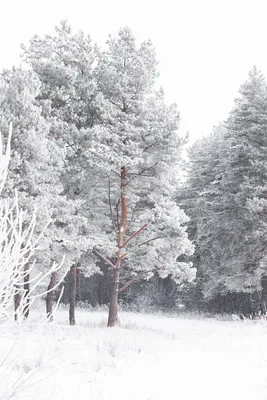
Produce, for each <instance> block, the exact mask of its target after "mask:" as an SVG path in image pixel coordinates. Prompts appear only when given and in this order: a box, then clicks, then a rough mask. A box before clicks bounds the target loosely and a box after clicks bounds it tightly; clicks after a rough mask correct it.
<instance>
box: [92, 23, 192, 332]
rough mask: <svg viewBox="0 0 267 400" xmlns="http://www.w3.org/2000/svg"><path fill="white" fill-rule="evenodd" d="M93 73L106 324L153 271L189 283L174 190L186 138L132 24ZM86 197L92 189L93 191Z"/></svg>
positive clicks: (95, 209) (149, 50)
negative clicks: (106, 271) (107, 279)
mask: <svg viewBox="0 0 267 400" xmlns="http://www.w3.org/2000/svg"><path fill="white" fill-rule="evenodd" d="M107 45H108V48H107V50H105V51H99V53H98V66H97V68H96V71H95V74H96V79H97V84H98V90H100V92H101V97H100V96H99V97H98V101H99V103H98V104H99V109H100V110H101V122H100V123H99V124H96V126H95V127H94V128H92V129H91V130H88V136H90V137H91V148H88V150H87V151H86V153H85V155H86V156H87V163H88V167H89V169H91V168H92V165H93V166H94V168H95V171H96V184H95V188H94V191H93V192H92V191H91V193H90V198H91V199H92V201H91V202H89V203H88V207H87V212H88V215H90V218H92V219H94V224H95V226H96V227H97V228H98V235H97V233H96V234H95V243H96V248H95V249H94V253H95V254H96V255H97V256H98V257H99V258H100V259H101V260H104V261H105V262H106V263H107V265H108V266H109V267H110V269H111V296H110V309H109V320H108V326H113V325H114V324H115V323H116V320H117V306H118V295H119V293H121V292H122V291H123V290H124V289H126V288H127V287H128V286H129V285H130V284H131V283H133V282H136V281H138V280H139V279H144V278H145V279H149V277H151V276H153V274H154V273H155V272H157V273H158V274H159V276H161V277H166V276H169V275H170V276H171V277H172V278H173V279H174V280H175V281H176V282H182V281H184V280H192V279H193V278H194V276H195V269H194V268H192V265H191V263H188V262H186V261H184V260H182V259H179V257H180V256H183V255H190V254H192V251H193V246H192V245H191V243H190V241H189V240H188V238H187V233H186V227H185V224H186V222H187V221H188V218H187V216H186V215H185V213H184V212H183V211H182V210H181V209H180V208H179V207H178V206H177V205H176V203H175V199H174V191H175V188H176V186H177V184H178V182H179V178H180V171H179V167H180V165H181V164H180V162H181V149H182V145H183V142H184V140H183V138H181V137H179V136H178V133H177V130H178V125H179V113H178V112H177V109H176V106H175V105H171V106H166V105H165V103H164V94H163V91H162V90H158V91H156V90H155V88H154V83H155V79H156V77H157V74H158V73H157V61H156V56H155V50H154V48H153V46H152V43H151V42H150V41H147V42H143V43H141V44H140V46H137V44H136V40H135V38H134V36H133V34H132V32H131V30H130V29H129V28H127V27H126V28H122V29H121V30H120V31H119V35H118V37H115V38H113V37H111V36H110V37H109V40H108V42H107ZM88 195H89V193H88Z"/></svg>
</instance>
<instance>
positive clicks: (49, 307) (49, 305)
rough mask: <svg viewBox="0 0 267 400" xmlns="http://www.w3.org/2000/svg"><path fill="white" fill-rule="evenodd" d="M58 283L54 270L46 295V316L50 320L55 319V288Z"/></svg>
mask: <svg viewBox="0 0 267 400" xmlns="http://www.w3.org/2000/svg"><path fill="white" fill-rule="evenodd" d="M55 285H56V272H52V274H51V279H50V282H49V285H48V287H47V295H46V317H47V319H49V321H53V295H54V290H53V288H54V287H55Z"/></svg>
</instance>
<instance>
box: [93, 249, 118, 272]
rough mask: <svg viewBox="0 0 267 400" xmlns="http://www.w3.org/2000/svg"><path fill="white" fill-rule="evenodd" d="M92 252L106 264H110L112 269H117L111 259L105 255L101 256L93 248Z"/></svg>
mask: <svg viewBox="0 0 267 400" xmlns="http://www.w3.org/2000/svg"><path fill="white" fill-rule="evenodd" d="M92 252H93V254H95V255H96V256H97V257H98V258H100V260H102V261H104V262H105V263H107V264H108V265H110V266H111V267H112V268H113V269H118V268H117V267H116V265H114V264H113V263H112V262H111V261H109V260H108V259H107V258H106V257H104V256H102V254H100V253H99V252H98V251H97V250H96V249H95V248H93V251H92Z"/></svg>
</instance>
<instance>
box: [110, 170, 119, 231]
mask: <svg viewBox="0 0 267 400" xmlns="http://www.w3.org/2000/svg"><path fill="white" fill-rule="evenodd" d="M108 203H109V210H110V217H111V221H112V225H113V228H114V231H115V232H116V233H118V227H116V224H115V219H114V215H113V209H112V204H111V193H110V179H109V178H108Z"/></svg>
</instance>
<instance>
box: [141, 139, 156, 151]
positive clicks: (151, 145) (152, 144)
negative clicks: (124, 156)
mask: <svg viewBox="0 0 267 400" xmlns="http://www.w3.org/2000/svg"><path fill="white" fill-rule="evenodd" d="M158 142H159V140H156V141H155V142H154V143H151V144H150V145H149V146H147V147H145V148H144V150H143V152H145V151H147V150H148V149H150V148H151V147H153V146H155V145H156V144H157V143H158Z"/></svg>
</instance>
